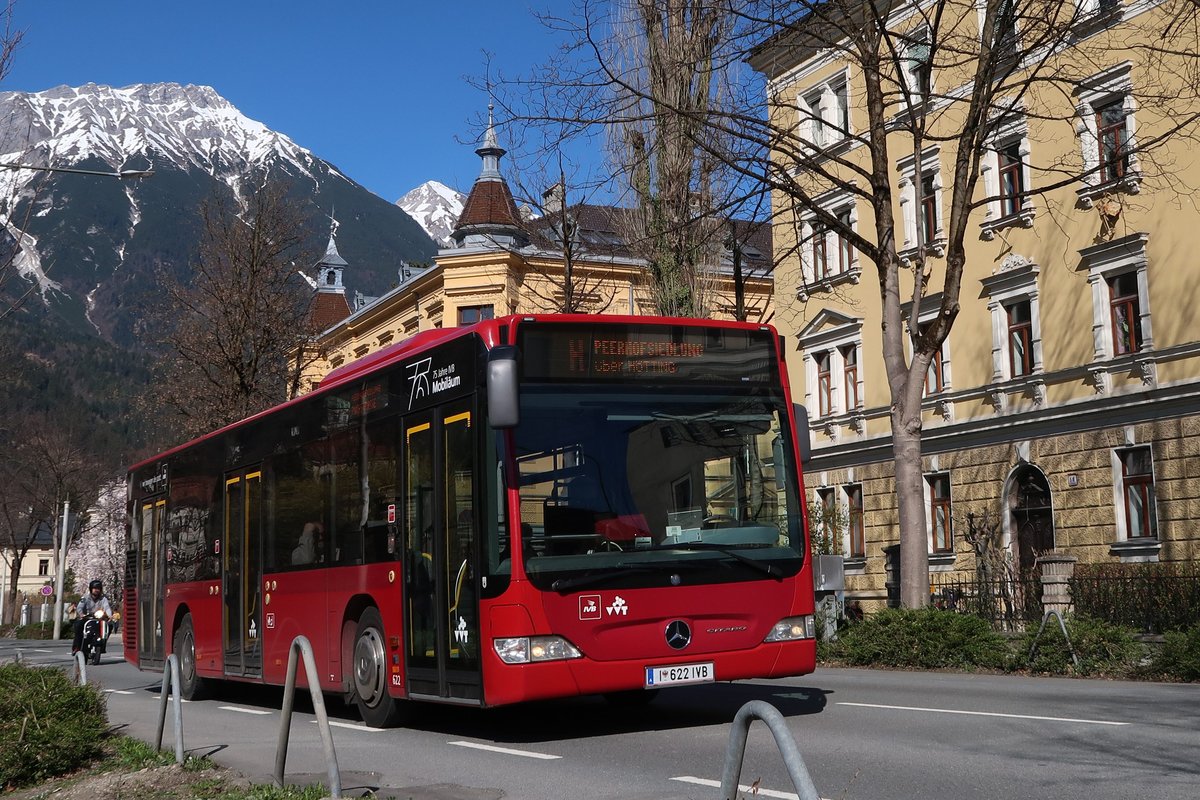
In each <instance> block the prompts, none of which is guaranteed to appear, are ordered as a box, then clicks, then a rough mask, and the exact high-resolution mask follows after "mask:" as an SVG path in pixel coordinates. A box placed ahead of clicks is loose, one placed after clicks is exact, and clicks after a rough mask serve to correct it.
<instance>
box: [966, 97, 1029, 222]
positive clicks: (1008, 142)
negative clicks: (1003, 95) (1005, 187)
mask: <svg viewBox="0 0 1200 800" xmlns="http://www.w3.org/2000/svg"><path fill="white" fill-rule="evenodd" d="M1013 144H1016V145H1017V151H1018V153H1019V154H1020V156H1021V167H1020V170H1021V188H1022V195H1023V196H1022V197H1021V204H1020V208H1019V209H1018V210H1017V212H1016V213H1015V214H1007V215H1006V214H1004V211H1003V201H1002V200H1001V197H1000V194H1001V176H1000V151H1001V150H1003V149H1005V148H1007V147H1010V146H1012V145H1013ZM984 148H985V149H984V152H983V154H982V157H981V158H980V159H979V174H980V177H981V178H983V187H984V193H985V194H986V195H987V197H989V198H991V199H990V200H988V202H987V203H985V204H984V207H983V220H982V221H981V222H980V223H979V228H980V230H979V238H980V239H983V240H984V241H985V242H990V241H991V240H992V239H994V238H996V231H998V230H1002V229H1004V228H1013V227H1020V228H1032V227H1033V220H1034V217H1035V216H1036V215H1037V206H1036V205H1035V204H1034V202H1033V195H1032V193H1031V192H1032V188H1033V173H1032V170H1031V168H1030V165H1029V157H1030V155H1031V153H1032V146H1031V144H1030V141H1029V122H1028V120H1027V119H1026V118H1025V115H1024V114H1023V113H1020V112H1016V113H1013V114H1010V115H1009V116H1006V117H1004V118H1002V119H1001V120H1000V121H998V122H997V123H996V125H995V127H994V128H993V130H992V132H991V133H990V134H989V135H988V137H987V139H985V140H984Z"/></svg>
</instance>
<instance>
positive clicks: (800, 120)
mask: <svg viewBox="0 0 1200 800" xmlns="http://www.w3.org/2000/svg"><path fill="white" fill-rule="evenodd" d="M850 86H851V84H850V68H849V67H848V66H847V67H844V68H843V69H840V70H838V71H837V72H836V73H834V74H833V75H831V76H829V77H827V78H825V79H824V80H821V81H818V82H817V83H814V84H810V85H809V86H806V87H805V88H804V89H801V90H800V91H798V92H797V93H796V125H797V133H798V135H799V138H800V140H801V141H804V142H808V143H809V144H807V145H805V149H806V150H810V151H811V152H813V153H820V152H823V151H826V150H830V149H832V148H837V147H838V146H840V145H843V144H845V143H847V142H850V141H852V140H853V138H854V117H853V114H852V113H851V109H852V108H853V103H852V102H851V100H852V97H851V93H850ZM839 88H840V89H841V96H842V97H843V98H844V100H845V116H846V119H845V123H846V125H845V130H843V129H842V122H843V120H841V119H839V117H840V116H841V112H842V108H841V105H840V104H839V102H838V95H839V93H838V91H837V90H838V89H839ZM814 95H819V96H820V97H819V100H818V104H819V105H818V107H817V108H813V104H812V98H813V97H814ZM814 119H819V120H820V121H821V130H822V135H821V137H820V138H821V141H819V142H818V141H816V137H815V136H814V135H813V125H812V123H813V120H814Z"/></svg>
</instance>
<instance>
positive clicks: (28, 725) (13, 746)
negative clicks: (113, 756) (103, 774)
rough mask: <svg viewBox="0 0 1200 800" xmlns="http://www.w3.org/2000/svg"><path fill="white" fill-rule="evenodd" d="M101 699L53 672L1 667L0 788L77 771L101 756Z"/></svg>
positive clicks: (91, 690) (104, 723) (92, 689)
mask: <svg viewBox="0 0 1200 800" xmlns="http://www.w3.org/2000/svg"><path fill="white" fill-rule="evenodd" d="M107 728H108V720H107V716H106V713H105V708H104V699H103V697H102V696H101V695H100V693H99V692H98V691H97V690H96V689H95V687H92V686H77V685H75V684H73V683H72V682H71V680H70V678H68V677H67V675H66V674H64V673H63V672H61V671H60V670H57V669H53V668H51V667H26V666H23V665H21V664H16V663H12V664H4V665H2V666H0V742H3V746H2V747H0V789H10V788H14V787H17V786H27V785H29V784H33V783H37V782H39V781H42V780H45V779H46V778H49V777H53V776H55V775H63V774H65V773H68V772H71V771H73V770H75V769H78V768H79V766H80V764H81V763H83V762H86V761H89V760H91V759H93V758H95V757H97V756H98V755H99V754H100V751H101V742H102V739H103V737H104V734H105V731H106V730H107Z"/></svg>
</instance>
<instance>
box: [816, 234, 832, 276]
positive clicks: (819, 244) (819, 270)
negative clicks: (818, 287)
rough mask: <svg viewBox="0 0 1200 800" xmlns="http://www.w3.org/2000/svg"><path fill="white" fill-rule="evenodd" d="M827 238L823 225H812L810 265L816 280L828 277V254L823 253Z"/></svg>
mask: <svg viewBox="0 0 1200 800" xmlns="http://www.w3.org/2000/svg"><path fill="white" fill-rule="evenodd" d="M828 237H829V231H828V230H826V229H825V226H824V225H822V224H820V223H817V224H815V225H813V232H812V263H813V270H814V272H815V273H816V276H817V280H821V279H823V278H828V277H829V276H830V270H829V254H828V253H827V252H826V251H825V241H826V239H827V238H828Z"/></svg>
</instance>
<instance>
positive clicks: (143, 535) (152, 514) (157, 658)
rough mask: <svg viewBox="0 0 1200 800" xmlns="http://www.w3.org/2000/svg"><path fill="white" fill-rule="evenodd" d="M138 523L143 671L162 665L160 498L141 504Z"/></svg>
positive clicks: (163, 513)
mask: <svg viewBox="0 0 1200 800" xmlns="http://www.w3.org/2000/svg"><path fill="white" fill-rule="evenodd" d="M141 511H142V514H141V518H140V520H139V521H138V526H137V530H138V545H137V546H138V553H139V555H138V562H139V563H138V577H137V649H138V665H139V666H140V667H142V668H143V669H145V668H147V667H156V666H159V665H161V664H162V663H163V629H162V599H163V572H164V571H165V567H166V565H165V563H164V555H163V553H162V546H161V545H162V539H163V524H164V522H165V521H166V511H167V501H166V499H165V498H164V497H161V496H160V497H158V498H147V499H145V500H143V501H142V507H141Z"/></svg>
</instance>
